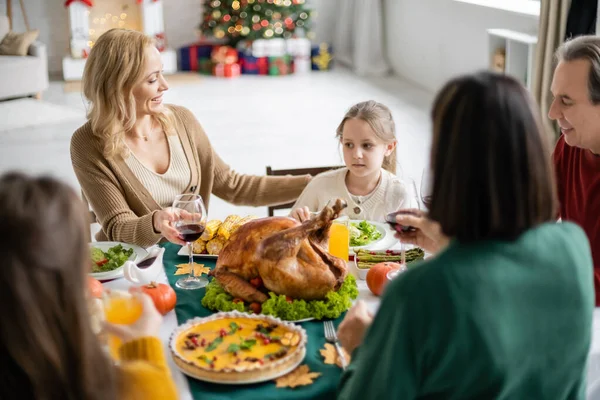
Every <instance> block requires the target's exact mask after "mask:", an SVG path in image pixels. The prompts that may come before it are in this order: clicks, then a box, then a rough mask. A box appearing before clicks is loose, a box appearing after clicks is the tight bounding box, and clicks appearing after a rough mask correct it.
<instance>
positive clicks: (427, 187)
mask: <svg viewBox="0 0 600 400" xmlns="http://www.w3.org/2000/svg"><path fill="white" fill-rule="evenodd" d="M431 178H432V175H431V171H430V169H429V167H425V168H423V173H422V174H421V202H422V204H423V208H424V209H425V210H429V206H430V205H431V192H432V185H433V182H432V180H431Z"/></svg>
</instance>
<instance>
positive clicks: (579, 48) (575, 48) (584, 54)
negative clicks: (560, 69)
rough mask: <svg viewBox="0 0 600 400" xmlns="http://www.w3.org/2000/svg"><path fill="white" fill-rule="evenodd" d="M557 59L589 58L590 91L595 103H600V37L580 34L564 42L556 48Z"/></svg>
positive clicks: (591, 98) (566, 60)
mask: <svg viewBox="0 0 600 400" xmlns="http://www.w3.org/2000/svg"><path fill="white" fill-rule="evenodd" d="M556 59H557V61H559V62H560V61H565V62H569V61H575V60H588V61H589V62H590V73H589V75H588V91H589V93H590V100H591V101H592V103H593V104H599V103H600V37H599V36H591V35H589V36H578V37H576V38H575V39H571V40H568V41H566V42H565V43H563V44H562V45H561V46H560V47H559V48H558V50H556Z"/></svg>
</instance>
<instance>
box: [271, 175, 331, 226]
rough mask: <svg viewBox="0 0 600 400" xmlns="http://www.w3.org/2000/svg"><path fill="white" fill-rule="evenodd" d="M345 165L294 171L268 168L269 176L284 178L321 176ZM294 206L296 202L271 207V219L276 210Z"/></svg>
mask: <svg viewBox="0 0 600 400" xmlns="http://www.w3.org/2000/svg"><path fill="white" fill-rule="evenodd" d="M342 167H343V165H337V166H331V167H312V168H292V169H273V168H271V166H267V175H270V176H284V175H307V174H308V175H311V176H315V175H319V174H320V173H321V172H327V171H331V170H334V169H339V168H342ZM293 206H294V202H293V201H292V202H290V203H286V204H279V205H276V206H269V207H268V208H269V217H272V216H273V215H275V214H274V212H275V210H285V209H290V208H292V207H293Z"/></svg>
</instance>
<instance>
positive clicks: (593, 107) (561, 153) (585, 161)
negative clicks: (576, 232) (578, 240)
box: [548, 36, 600, 307]
mask: <svg viewBox="0 0 600 400" xmlns="http://www.w3.org/2000/svg"><path fill="white" fill-rule="evenodd" d="M556 57H557V60H558V65H557V66H556V70H555V71H554V78H553V80H552V87H551V91H552V94H553V95H554V100H553V102H552V105H551V106H550V111H549V112H548V116H549V117H550V118H551V119H554V120H556V121H557V122H558V125H559V126H560V129H561V133H562V134H561V136H560V139H559V140H558V143H557V144H556V148H555V149H554V165H555V167H556V174H557V180H558V197H559V200H560V217H561V218H562V219H563V220H569V221H572V222H575V223H577V224H579V225H580V226H581V227H582V228H583V229H584V230H585V232H586V233H587V236H588V239H589V240H590V245H591V248H592V257H593V258H594V284H595V287H596V306H597V307H598V306H600V37H597V36H580V37H578V38H575V39H573V40H570V41H568V42H566V43H564V44H563V45H562V46H561V47H560V48H559V49H558V50H557V52H556Z"/></svg>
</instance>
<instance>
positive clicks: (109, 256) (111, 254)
mask: <svg viewBox="0 0 600 400" xmlns="http://www.w3.org/2000/svg"><path fill="white" fill-rule="evenodd" d="M90 253H91V256H92V272H108V271H112V270H115V269H117V268H119V267H120V266H121V265H123V264H125V261H127V260H128V259H129V257H131V255H132V254H133V249H126V248H124V247H123V246H122V245H120V244H118V245H116V246H113V247H111V248H110V249H108V250H106V251H105V252H104V251H102V250H100V249H99V248H97V247H92V248H91V249H90Z"/></svg>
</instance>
